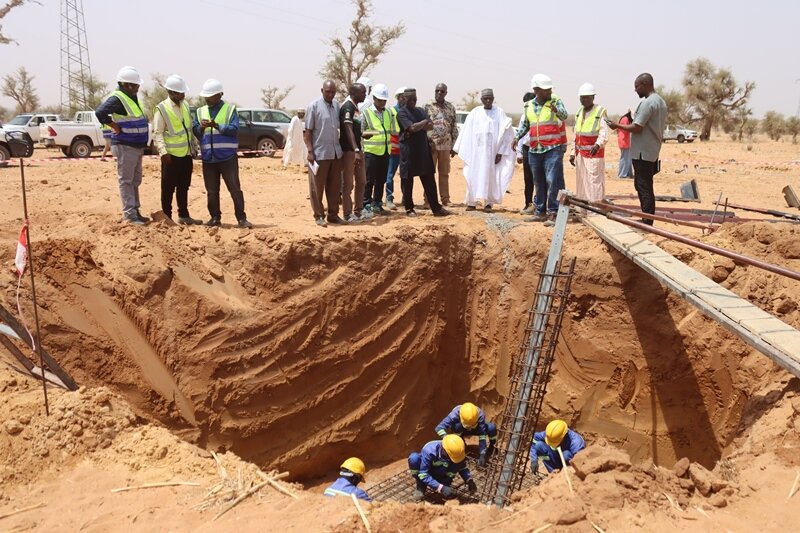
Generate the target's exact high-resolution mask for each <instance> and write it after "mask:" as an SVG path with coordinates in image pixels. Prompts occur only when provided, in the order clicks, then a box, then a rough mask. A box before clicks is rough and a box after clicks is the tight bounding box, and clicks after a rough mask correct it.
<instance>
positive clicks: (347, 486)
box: [324, 457, 372, 502]
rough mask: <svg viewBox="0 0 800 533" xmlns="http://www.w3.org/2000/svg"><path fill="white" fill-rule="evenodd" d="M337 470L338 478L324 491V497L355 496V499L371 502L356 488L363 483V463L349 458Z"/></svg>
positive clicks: (364, 493)
mask: <svg viewBox="0 0 800 533" xmlns="http://www.w3.org/2000/svg"><path fill="white" fill-rule="evenodd" d="M339 468H340V470H339V478H338V479H337V480H336V481H334V482H333V484H331V486H330V487H328V488H327V489H325V492H324V494H325V496H350V495H351V494H355V495H356V498H360V499H362V500H366V501H368V502H371V501H372V498H370V497H369V495H368V494H367V493H366V492H365V491H363V490H361V489H359V488H358V484H359V483H361V482H362V481H364V474H366V472H367V469H366V467H365V466H364V461H362V460H361V459H359V458H358V457H351V458H350V459H348V460H346V461H345V462H343V463H342V466H340V467H339Z"/></svg>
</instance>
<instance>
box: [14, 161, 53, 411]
mask: <svg viewBox="0 0 800 533" xmlns="http://www.w3.org/2000/svg"><path fill="white" fill-rule="evenodd" d="M19 175H20V178H21V179H22V210H23V212H24V213H25V226H26V231H25V237H26V239H25V240H26V241H28V242H26V243H25V244H26V245H27V248H28V251H27V254H28V271H29V272H30V273H31V296H32V297H33V320H34V322H36V352H37V353H38V354H39V368H41V370H42V391H43V392H44V412H45V414H46V415H47V416H50V404H49V402H48V401H47V380H46V379H45V377H44V372H45V370H44V356H43V355H42V337H41V335H40V334H39V308H38V306H37V305H36V285H35V282H34V278H33V248H32V247H31V227H30V225H29V224H28V196H27V193H26V192H25V164H24V162H23V160H22V158H20V160H19Z"/></svg>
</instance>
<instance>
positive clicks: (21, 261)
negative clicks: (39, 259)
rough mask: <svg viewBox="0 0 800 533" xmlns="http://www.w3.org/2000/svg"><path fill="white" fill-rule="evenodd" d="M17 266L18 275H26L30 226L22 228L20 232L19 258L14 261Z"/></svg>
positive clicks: (18, 243)
mask: <svg viewBox="0 0 800 533" xmlns="http://www.w3.org/2000/svg"><path fill="white" fill-rule="evenodd" d="M14 264H15V265H16V266H17V275H19V277H22V275H23V274H25V267H26V266H28V225H27V224H25V225H24V226H22V229H21V230H19V240H18V241H17V257H16V259H15V260H14Z"/></svg>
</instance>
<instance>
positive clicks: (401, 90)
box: [394, 85, 406, 96]
mask: <svg viewBox="0 0 800 533" xmlns="http://www.w3.org/2000/svg"><path fill="white" fill-rule="evenodd" d="M404 92H406V87H405V85H404V86H402V87H398V88H397V90H396V91H395V92H394V95H395V96H398V95H401V94H403V93H404Z"/></svg>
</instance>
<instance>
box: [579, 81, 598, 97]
mask: <svg viewBox="0 0 800 533" xmlns="http://www.w3.org/2000/svg"><path fill="white" fill-rule="evenodd" d="M596 94H597V91H596V90H595V89H594V85H592V84H591V83H588V82H587V83H584V84H583V85H581V86H580V88H579V89H578V96H594V95H596Z"/></svg>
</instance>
